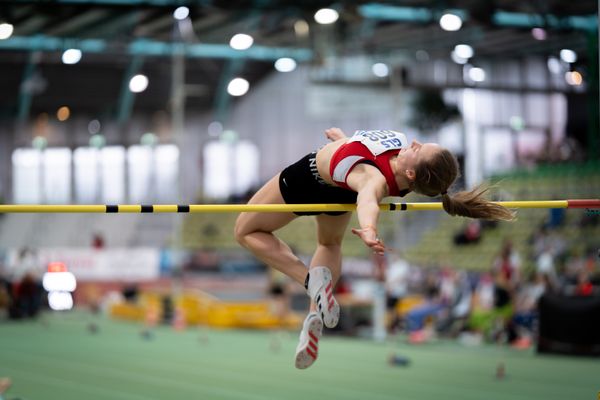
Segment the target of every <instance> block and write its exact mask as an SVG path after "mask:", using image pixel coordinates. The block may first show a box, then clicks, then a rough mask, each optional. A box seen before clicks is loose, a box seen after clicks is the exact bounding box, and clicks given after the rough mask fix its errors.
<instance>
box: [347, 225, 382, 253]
mask: <svg viewBox="0 0 600 400" xmlns="http://www.w3.org/2000/svg"><path fill="white" fill-rule="evenodd" d="M352 233H354V234H355V235H356V236H358V237H359V238H361V239H362V241H363V242H364V243H365V244H366V245H367V246H369V247H370V248H371V249H372V250H373V253H375V254H377V255H380V256H381V255H383V254H385V244H384V243H383V241H382V240H381V239H380V238H379V237H378V236H377V230H376V229H375V228H373V227H371V226H369V227H366V228H362V229H356V228H352Z"/></svg>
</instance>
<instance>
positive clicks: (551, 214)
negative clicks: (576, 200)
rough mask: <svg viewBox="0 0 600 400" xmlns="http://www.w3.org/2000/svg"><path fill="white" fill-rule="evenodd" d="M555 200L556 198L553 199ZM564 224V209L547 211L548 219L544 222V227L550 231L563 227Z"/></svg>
mask: <svg viewBox="0 0 600 400" xmlns="http://www.w3.org/2000/svg"><path fill="white" fill-rule="evenodd" d="M554 199H555V200H556V199H557V197H555V198H554ZM564 222H565V209H564V208H550V209H549V210H548V218H547V220H546V224H545V225H546V227H547V228H548V229H550V230H552V229H557V228H560V227H561V226H563V224H564Z"/></svg>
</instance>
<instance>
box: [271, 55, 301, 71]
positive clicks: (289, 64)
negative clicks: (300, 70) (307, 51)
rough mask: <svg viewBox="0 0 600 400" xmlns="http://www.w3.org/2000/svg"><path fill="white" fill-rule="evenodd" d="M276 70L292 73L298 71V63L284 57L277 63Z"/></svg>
mask: <svg viewBox="0 0 600 400" xmlns="http://www.w3.org/2000/svg"><path fill="white" fill-rule="evenodd" d="M275 69H276V70H277V71H279V72H292V71H293V70H295V69H296V61H295V60H294V59H293V58H289V57H282V58H280V59H278V60H277V61H275Z"/></svg>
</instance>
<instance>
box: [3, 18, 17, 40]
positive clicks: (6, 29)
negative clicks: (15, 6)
mask: <svg viewBox="0 0 600 400" xmlns="http://www.w3.org/2000/svg"><path fill="white" fill-rule="evenodd" d="M13 31H14V27H13V26H12V24H9V23H6V22H5V23H3V24H0V40H4V39H8V38H9V37H10V36H11V35H12V34H13Z"/></svg>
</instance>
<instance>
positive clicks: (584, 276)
mask: <svg viewBox="0 0 600 400" xmlns="http://www.w3.org/2000/svg"><path fill="white" fill-rule="evenodd" d="M593 294H594V285H592V281H591V280H590V273H589V271H587V270H586V269H582V270H581V271H579V274H578V276H577V286H575V296H591V295H593Z"/></svg>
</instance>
